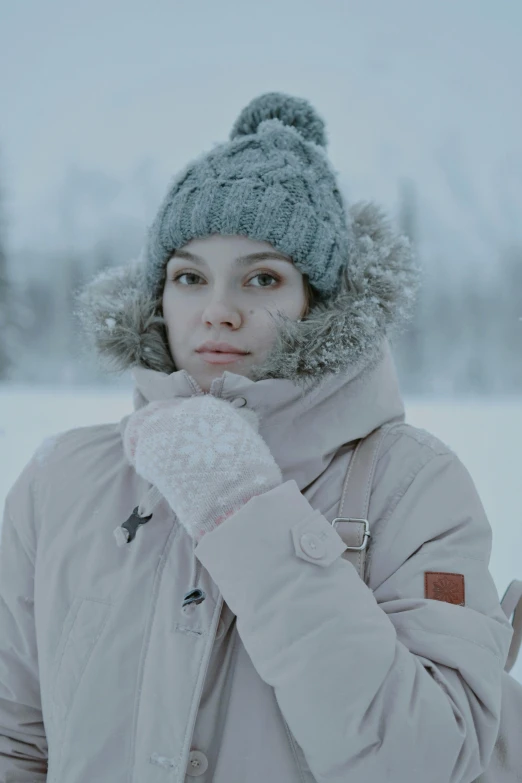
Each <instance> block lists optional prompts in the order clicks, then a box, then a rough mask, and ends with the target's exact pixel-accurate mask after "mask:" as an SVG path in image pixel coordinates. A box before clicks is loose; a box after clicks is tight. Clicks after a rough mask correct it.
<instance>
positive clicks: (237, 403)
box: [232, 397, 247, 408]
mask: <svg viewBox="0 0 522 783" xmlns="http://www.w3.org/2000/svg"><path fill="white" fill-rule="evenodd" d="M246 404H247V401H246V400H245V398H244V397H234V399H233V400H232V405H233V406H234V408H243V407H244V406H245V405H246Z"/></svg>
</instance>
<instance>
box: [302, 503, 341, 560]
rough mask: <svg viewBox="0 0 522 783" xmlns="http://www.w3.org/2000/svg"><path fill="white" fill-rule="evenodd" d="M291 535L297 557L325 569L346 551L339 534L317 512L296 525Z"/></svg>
mask: <svg viewBox="0 0 522 783" xmlns="http://www.w3.org/2000/svg"><path fill="white" fill-rule="evenodd" d="M291 533H292V541H293V545H294V552H295V554H296V556H297V557H299V558H301V560H306V561H307V562H308V563H313V564H314V565H318V566H321V567H323V568H324V567H325V566H329V565H331V564H332V563H333V562H334V560H337V558H338V557H340V555H342V553H343V552H344V551H345V550H346V544H345V543H344V541H343V540H342V538H341V536H340V535H339V533H338V532H337V531H336V530H335V528H333V527H332V526H331V524H330V523H329V522H328V520H327V519H325V517H323V515H322V514H321V512H320V511H317V510H315V511H314V512H313V514H311V515H310V516H308V517H306V518H305V519H302V520H301V521H300V522H298V523H297V524H295V525H294V526H293V527H292V529H291Z"/></svg>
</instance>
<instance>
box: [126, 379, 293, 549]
mask: <svg viewBox="0 0 522 783" xmlns="http://www.w3.org/2000/svg"><path fill="white" fill-rule="evenodd" d="M258 426H259V420H258V417H257V414H256V413H255V412H254V411H252V410H250V409H248V408H234V407H233V406H232V405H231V403H230V402H228V401H226V400H223V399H220V398H217V397H213V396H212V395H210V394H205V395H198V396H195V397H188V398H183V399H180V398H177V399H172V400H158V401H155V402H151V403H149V404H148V405H146V406H144V407H143V408H140V409H139V410H137V411H136V412H135V413H133V414H132V415H131V416H130V417H129V419H128V421H127V425H126V428H125V432H124V437H123V444H124V450H125V455H126V457H127V460H128V461H129V463H130V464H131V465H133V467H134V468H135V470H136V472H137V473H138V474H139V475H140V476H142V477H143V478H144V479H146V480H147V481H149V482H150V483H151V484H154V485H155V486H156V487H157V488H158V489H159V491H160V492H161V493H162V495H163V496H164V497H165V498H166V500H167V501H168V503H169V505H170V506H171V508H172V510H173V511H174V512H175V514H176V516H177V517H178V519H179V521H180V522H181V524H182V525H183V526H184V527H185V529H186V530H187V532H188V533H189V535H191V536H192V538H194V540H196V541H199V540H200V539H201V538H202V536H203V535H205V533H207V532H209V531H211V530H213V529H214V528H215V527H216V526H217V525H219V524H220V523H221V522H222V521H223V520H224V519H226V518H227V517H229V516H231V515H232V514H233V513H234V512H236V511H238V510H239V509H240V508H241V507H242V506H243V505H244V504H245V503H246V502H247V501H248V500H250V498H251V497H254V496H255V495H260V494H262V493H263V492H267V491H268V490H270V489H273V488H274V487H276V486H278V485H279V484H281V482H282V474H281V470H280V469H279V466H278V465H277V463H276V462H275V460H274V458H273V457H272V454H271V452H270V450H269V448H268V446H267V444H266V443H265V441H264V440H263V438H262V437H261V436H260V435H259V434H258V432H257V430H258Z"/></svg>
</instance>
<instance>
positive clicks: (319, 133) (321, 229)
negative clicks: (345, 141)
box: [143, 92, 353, 296]
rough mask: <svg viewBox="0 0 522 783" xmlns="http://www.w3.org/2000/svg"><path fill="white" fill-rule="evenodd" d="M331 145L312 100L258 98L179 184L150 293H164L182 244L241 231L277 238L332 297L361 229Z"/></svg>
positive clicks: (152, 243)
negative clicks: (342, 189) (348, 202)
mask: <svg viewBox="0 0 522 783" xmlns="http://www.w3.org/2000/svg"><path fill="white" fill-rule="evenodd" d="M326 144H327V140H326V134H325V126H324V122H323V120H322V119H321V117H320V116H319V115H318V114H317V112H316V111H315V109H314V108H313V107H312V106H311V105H310V103H309V102H308V101H307V100H305V99H303V98H295V97H292V96H290V95H285V94H284V93H280V92H270V93H266V94H264V95H260V96H259V97H257V98H255V99H254V100H253V101H251V103H249V104H248V106H246V107H245V108H244V109H243V111H242V112H241V113H240V115H239V117H238V119H237V120H236V122H235V124H234V126H233V128H232V131H231V133H230V141H229V142H226V143H224V144H219V145H216V147H215V148H214V149H213V150H211V151H210V152H207V153H205V154H203V155H202V156H200V157H199V158H197V159H196V160H195V161H192V162H191V163H190V164H189V165H188V166H186V167H185V168H184V170H183V171H182V172H181V173H180V174H179V175H178V176H177V177H176V178H175V179H174V181H173V182H172V184H171V186H170V188H169V190H168V193H167V195H166V197H165V198H164V200H163V203H162V204H161V206H160V208H159V211H158V213H157V215H156V218H155V220H154V221H153V223H152V225H151V226H150V228H149V230H148V234H147V241H146V244H145V247H144V251H143V252H144V261H145V267H146V283H147V287H148V289H149V291H150V293H151V294H152V295H153V296H159V295H160V294H161V288H162V285H163V283H164V272H165V266H166V263H167V261H168V259H169V258H170V257H171V255H172V254H173V252H174V250H176V249H177V248H180V247H182V246H183V245H184V244H186V243H187V242H189V241H190V240H191V239H193V238H196V237H205V236H209V235H210V234H239V235H244V236H247V237H250V238H251V239H258V240H265V241H267V242H270V243H271V244H272V245H273V246H274V247H275V248H276V249H277V250H279V251H280V252H282V253H285V254H287V255H289V256H291V257H292V259H293V261H294V263H295V265H296V267H297V268H298V269H299V270H300V271H301V272H302V273H303V274H307V275H308V277H309V281H310V283H311V284H312V286H314V288H315V289H316V290H317V292H318V293H319V295H321V294H323V295H324V296H328V295H330V294H332V293H333V292H334V291H335V290H336V288H337V287H338V282H339V276H340V274H341V270H342V268H343V267H345V266H346V264H347V259H348V257H349V254H350V250H351V247H352V244H353V229H352V225H351V221H350V217H349V213H348V212H347V210H346V209H345V206H344V203H343V199H342V196H341V193H340V191H339V188H338V186H337V182H336V178H335V173H334V170H333V169H332V167H331V164H330V162H329V160H328V157H327V155H326V151H325V148H326Z"/></svg>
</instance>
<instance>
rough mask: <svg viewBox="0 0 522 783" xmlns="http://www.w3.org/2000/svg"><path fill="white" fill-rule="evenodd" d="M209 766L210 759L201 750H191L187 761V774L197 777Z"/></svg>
mask: <svg viewBox="0 0 522 783" xmlns="http://www.w3.org/2000/svg"><path fill="white" fill-rule="evenodd" d="M207 768H208V759H207V757H206V756H205V754H204V753H202V752H201V751H200V750H191V751H190V755H189V759H188V762H187V775H190V776H191V777H193V778H197V777H199V776H200V775H203V773H204V772H206V771H207Z"/></svg>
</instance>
